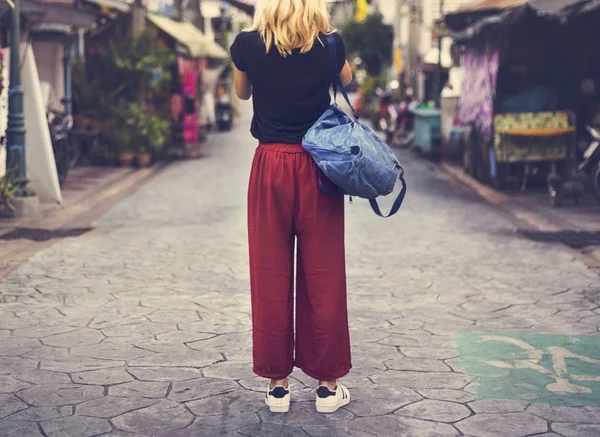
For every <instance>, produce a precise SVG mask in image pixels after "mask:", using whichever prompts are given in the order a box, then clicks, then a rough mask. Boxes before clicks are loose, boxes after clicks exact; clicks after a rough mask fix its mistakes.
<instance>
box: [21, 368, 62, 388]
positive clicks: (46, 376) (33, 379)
mask: <svg viewBox="0 0 600 437" xmlns="http://www.w3.org/2000/svg"><path fill="white" fill-rule="evenodd" d="M14 377H15V378H17V379H18V380H19V381H24V382H27V383H30V384H40V385H43V384H70V383H71V378H69V376H68V375H67V374H66V373H60V372H50V371H47V370H37V369H34V370H17V371H16V372H15V373H14Z"/></svg>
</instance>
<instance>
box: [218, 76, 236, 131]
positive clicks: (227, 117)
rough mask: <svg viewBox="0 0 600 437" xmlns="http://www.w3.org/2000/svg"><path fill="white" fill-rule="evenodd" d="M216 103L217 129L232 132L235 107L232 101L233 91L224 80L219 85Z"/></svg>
mask: <svg viewBox="0 0 600 437" xmlns="http://www.w3.org/2000/svg"><path fill="white" fill-rule="evenodd" d="M216 95H217V99H216V103H215V116H216V123H217V129H218V130H220V131H230V130H231V129H232V127H233V105H232V101H231V90H230V89H229V87H228V86H227V82H226V81H224V80H222V81H220V82H219V83H218V84H217V90H216Z"/></svg>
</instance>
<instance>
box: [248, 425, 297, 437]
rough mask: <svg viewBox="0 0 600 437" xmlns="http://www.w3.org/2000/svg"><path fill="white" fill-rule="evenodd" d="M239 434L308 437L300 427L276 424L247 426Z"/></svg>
mask: <svg viewBox="0 0 600 437" xmlns="http://www.w3.org/2000/svg"><path fill="white" fill-rule="evenodd" d="M238 433H239V434H241V435H243V436H246V437H258V436H260V437H306V433H305V432H304V430H302V428H300V427H299V426H291V425H282V424H276V423H260V424H257V425H251V426H246V427H244V428H241V429H240V430H238Z"/></svg>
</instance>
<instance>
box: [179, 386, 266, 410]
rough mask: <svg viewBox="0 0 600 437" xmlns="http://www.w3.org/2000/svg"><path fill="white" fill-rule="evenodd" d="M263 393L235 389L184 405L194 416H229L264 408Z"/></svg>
mask: <svg viewBox="0 0 600 437" xmlns="http://www.w3.org/2000/svg"><path fill="white" fill-rule="evenodd" d="M263 399H264V395H263V396H261V395H257V394H254V393H252V392H247V391H245V390H239V389H238V390H236V391H232V392H229V393H227V394H222V395H213V396H210V397H207V398H204V399H200V400H196V401H191V402H187V403H186V404H185V405H186V406H187V407H188V409H189V410H190V411H191V412H192V413H194V414H195V415H196V416H215V415H220V414H227V415H228V416H229V417H233V416H237V415H240V414H252V413H257V412H259V411H261V410H263V409H265V408H266V406H265V404H264V402H263Z"/></svg>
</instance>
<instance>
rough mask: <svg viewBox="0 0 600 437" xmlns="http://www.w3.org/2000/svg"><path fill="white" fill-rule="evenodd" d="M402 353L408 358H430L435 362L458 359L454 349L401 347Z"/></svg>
mask: <svg viewBox="0 0 600 437" xmlns="http://www.w3.org/2000/svg"><path fill="white" fill-rule="evenodd" d="M400 352H402V353H403V354H404V355H405V356H407V357H408V358H432V359H435V360H446V359H448V358H456V357H458V352H457V351H456V349H444V348H431V347H412V346H407V347H401V348H400Z"/></svg>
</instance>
